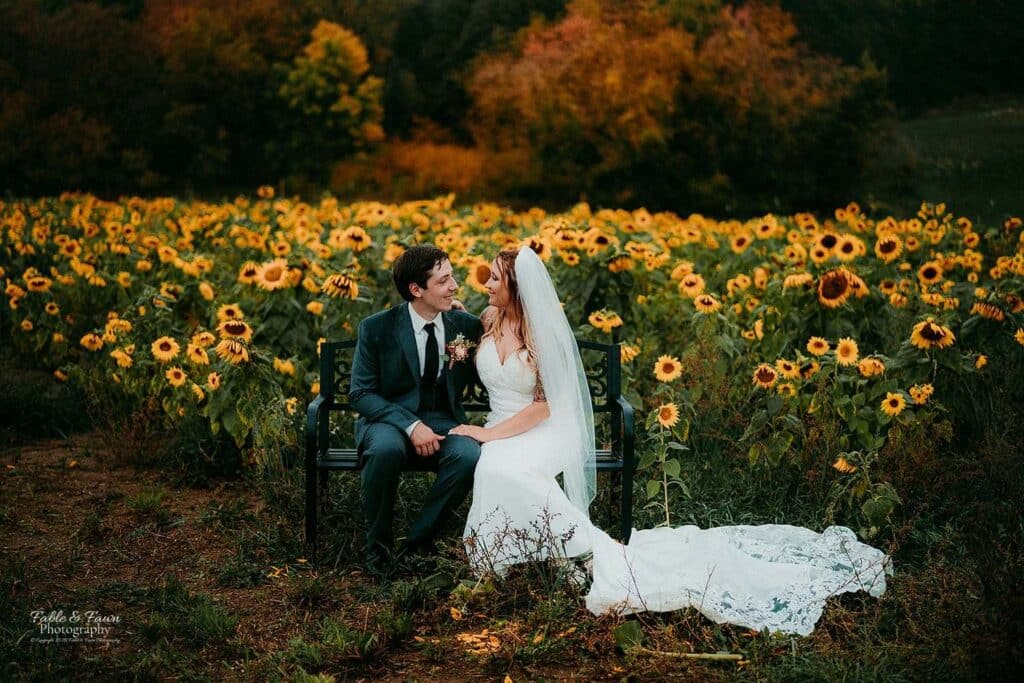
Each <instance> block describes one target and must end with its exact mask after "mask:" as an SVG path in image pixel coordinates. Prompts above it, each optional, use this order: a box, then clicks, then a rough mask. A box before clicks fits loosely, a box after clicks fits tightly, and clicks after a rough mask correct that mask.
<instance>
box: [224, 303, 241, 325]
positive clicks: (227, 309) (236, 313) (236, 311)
mask: <svg viewBox="0 0 1024 683" xmlns="http://www.w3.org/2000/svg"><path fill="white" fill-rule="evenodd" d="M244 317H245V314H244V313H242V309H241V308H239V306H238V304H224V305H223V306H220V307H219V308H218V309H217V320H220V321H221V322H224V321H225V320H241V319H242V318H244Z"/></svg>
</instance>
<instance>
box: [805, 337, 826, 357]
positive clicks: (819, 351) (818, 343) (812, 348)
mask: <svg viewBox="0 0 1024 683" xmlns="http://www.w3.org/2000/svg"><path fill="white" fill-rule="evenodd" d="M829 348H831V347H830V346H829V343H828V340H827V339H825V338H824V337H811V338H810V339H808V340H807V350H808V351H809V352H810V353H812V354H813V355H815V356H824V355H825V354H826V353H828V350H829Z"/></svg>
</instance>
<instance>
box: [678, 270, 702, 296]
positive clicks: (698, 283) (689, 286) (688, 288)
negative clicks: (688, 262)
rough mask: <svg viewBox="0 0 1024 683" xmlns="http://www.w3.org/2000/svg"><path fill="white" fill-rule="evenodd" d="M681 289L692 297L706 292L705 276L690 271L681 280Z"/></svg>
mask: <svg viewBox="0 0 1024 683" xmlns="http://www.w3.org/2000/svg"><path fill="white" fill-rule="evenodd" d="M679 291H680V292H682V293H683V294H684V295H685V296H688V297H690V298H691V299H692V298H693V297H695V296H697V295H698V294H701V293H703V292H704V278H703V277H701V276H700V275H698V274H697V273H689V274H687V275H684V276H683V279H682V280H680V281H679Z"/></svg>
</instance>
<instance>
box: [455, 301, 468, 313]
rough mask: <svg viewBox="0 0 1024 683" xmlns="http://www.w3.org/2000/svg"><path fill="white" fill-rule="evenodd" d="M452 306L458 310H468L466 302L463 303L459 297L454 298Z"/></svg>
mask: <svg viewBox="0 0 1024 683" xmlns="http://www.w3.org/2000/svg"><path fill="white" fill-rule="evenodd" d="M452 308H453V309H454V310H456V311H464V310H466V304H464V303H462V302H461V301H459V300H458V299H452Z"/></svg>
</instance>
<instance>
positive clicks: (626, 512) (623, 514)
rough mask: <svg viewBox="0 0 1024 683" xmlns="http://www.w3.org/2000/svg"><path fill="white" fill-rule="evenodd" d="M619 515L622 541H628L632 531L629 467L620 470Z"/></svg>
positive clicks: (631, 490) (631, 494)
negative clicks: (620, 498) (620, 496)
mask: <svg viewBox="0 0 1024 683" xmlns="http://www.w3.org/2000/svg"><path fill="white" fill-rule="evenodd" d="M619 515H620V519H621V524H622V542H623V543H629V537H630V535H631V534H632V533H633V472H632V471H631V470H630V468H629V467H625V468H623V472H622V500H621V502H620V503H619Z"/></svg>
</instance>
